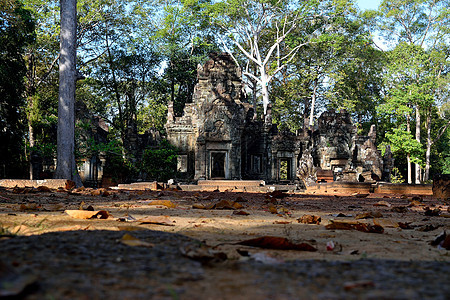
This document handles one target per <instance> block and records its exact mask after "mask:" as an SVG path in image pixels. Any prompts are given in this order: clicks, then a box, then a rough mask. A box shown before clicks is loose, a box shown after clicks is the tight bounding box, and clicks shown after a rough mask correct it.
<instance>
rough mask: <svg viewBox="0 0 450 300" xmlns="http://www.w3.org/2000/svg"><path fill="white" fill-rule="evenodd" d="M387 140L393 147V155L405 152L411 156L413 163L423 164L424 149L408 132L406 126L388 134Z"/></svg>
mask: <svg viewBox="0 0 450 300" xmlns="http://www.w3.org/2000/svg"><path fill="white" fill-rule="evenodd" d="M386 138H387V140H388V141H389V143H390V145H391V149H392V152H393V153H398V152H403V153H406V154H410V155H411V161H412V162H413V163H418V164H420V163H422V162H423V160H422V155H423V149H422V145H421V143H420V142H418V141H417V140H416V139H415V138H414V137H413V135H412V134H411V132H408V131H406V129H405V127H404V126H401V127H400V128H394V129H392V132H388V133H386Z"/></svg>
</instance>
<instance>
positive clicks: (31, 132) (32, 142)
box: [28, 100, 38, 180]
mask: <svg viewBox="0 0 450 300" xmlns="http://www.w3.org/2000/svg"><path fill="white" fill-rule="evenodd" d="M29 101H31V100H29ZM28 139H29V143H30V148H31V151H30V179H31V180H33V179H38V178H34V177H35V176H34V174H33V173H34V172H33V163H32V161H31V156H32V154H33V151H34V150H33V147H34V146H35V144H36V140H35V139H34V129H33V126H32V125H31V121H30V120H28Z"/></svg>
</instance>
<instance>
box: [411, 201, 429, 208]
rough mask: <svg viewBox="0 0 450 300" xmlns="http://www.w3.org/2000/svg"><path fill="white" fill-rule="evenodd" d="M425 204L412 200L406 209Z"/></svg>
mask: <svg viewBox="0 0 450 300" xmlns="http://www.w3.org/2000/svg"><path fill="white" fill-rule="evenodd" d="M423 205H425V204H423V203H422V202H419V201H417V200H413V201H411V202H410V203H409V204H408V207H412V206H423Z"/></svg>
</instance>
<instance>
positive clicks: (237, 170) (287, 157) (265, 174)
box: [166, 54, 393, 185]
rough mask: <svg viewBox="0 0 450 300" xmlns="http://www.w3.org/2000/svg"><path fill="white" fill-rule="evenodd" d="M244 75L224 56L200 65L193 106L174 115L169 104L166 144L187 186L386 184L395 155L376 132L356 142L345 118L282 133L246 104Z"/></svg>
mask: <svg viewBox="0 0 450 300" xmlns="http://www.w3.org/2000/svg"><path fill="white" fill-rule="evenodd" d="M241 76H242V74H241V70H240V69H239V67H237V66H236V64H235V63H234V61H233V60H232V58H231V56H230V55H228V54H220V55H218V54H212V55H211V59H210V60H209V61H207V62H206V63H205V65H204V66H199V67H198V84H197V85H196V87H195V90H194V96H193V101H192V103H187V104H186V106H185V108H184V111H183V114H182V115H181V116H175V115H174V111H173V105H171V104H169V109H168V118H167V124H166V129H167V139H168V141H169V142H170V143H171V144H173V145H175V146H177V147H178V148H179V150H180V155H179V160H178V172H179V173H180V174H181V176H182V177H183V178H184V179H186V180H189V181H192V180H193V181H198V180H203V179H204V180H214V179H230V180H240V179H246V180H250V179H253V180H255V179H258V180H264V181H266V182H270V183H293V182H296V181H299V179H300V180H301V181H302V182H303V183H304V184H306V185H310V184H313V183H315V182H317V181H347V182H361V181H366V182H373V181H376V180H383V181H389V177H390V169H391V168H392V166H393V161H392V155H391V153H390V151H389V149H387V150H388V151H386V154H385V156H384V157H383V156H382V155H381V151H379V150H377V148H376V146H375V137H376V132H375V126H372V128H371V130H370V133H369V135H368V136H358V135H357V129H356V126H355V125H353V123H352V121H351V118H350V115H349V113H347V112H345V111H341V112H335V111H327V112H324V113H322V115H321V116H320V117H319V119H318V122H317V124H316V126H315V127H314V128H311V129H310V130H306V131H302V132H299V133H297V134H293V133H290V132H279V131H278V130H277V127H276V126H275V125H273V124H272V123H271V121H270V117H269V118H267V117H266V119H265V120H264V121H263V120H258V119H256V118H255V117H254V115H255V111H254V108H253V106H252V105H251V104H249V103H246V102H245V95H244V93H243V84H242V79H241Z"/></svg>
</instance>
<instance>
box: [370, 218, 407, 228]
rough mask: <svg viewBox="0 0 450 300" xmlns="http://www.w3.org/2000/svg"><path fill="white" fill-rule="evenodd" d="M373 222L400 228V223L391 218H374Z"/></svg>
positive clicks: (382, 225)
mask: <svg viewBox="0 0 450 300" xmlns="http://www.w3.org/2000/svg"><path fill="white" fill-rule="evenodd" d="M373 224H375V225H378V226H381V227H385V228H386V227H389V228H398V227H399V226H400V225H399V224H398V223H397V222H394V221H392V220H390V219H373Z"/></svg>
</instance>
